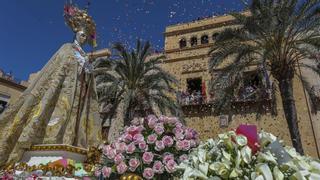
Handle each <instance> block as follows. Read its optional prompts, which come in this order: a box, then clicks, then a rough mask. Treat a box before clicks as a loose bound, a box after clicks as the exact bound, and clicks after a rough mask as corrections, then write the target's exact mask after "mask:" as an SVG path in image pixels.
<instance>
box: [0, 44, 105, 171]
mask: <svg viewBox="0 0 320 180" xmlns="http://www.w3.org/2000/svg"><path fill="white" fill-rule="evenodd" d="M79 54H80V55H83V53H80V52H79V49H77V48H76V46H75V45H74V44H71V43H67V44H64V45H63V46H62V47H61V48H60V49H59V50H58V52H56V53H55V54H54V55H53V57H52V58H51V59H50V61H49V62H48V63H47V64H46V65H45V67H44V68H43V69H42V70H41V71H40V73H39V74H38V75H37V77H36V79H35V80H34V81H33V82H32V83H31V84H30V86H29V87H28V89H27V90H26V91H25V92H24V93H23V94H22V96H21V97H20V98H19V100H18V101H17V102H16V103H15V104H12V105H10V106H9V107H8V109H7V110H6V111H5V112H4V113H2V115H1V116H0V166H2V165H4V164H5V163H11V162H16V161H19V160H20V158H21V157H22V155H23V153H24V152H25V151H26V150H27V149H28V148H30V146H32V145H35V144H69V145H75V146H79V147H85V148H86V147H89V146H97V145H99V143H101V119H100V116H99V107H98V103H97V97H96V93H95V84H94V78H93V77H92V76H93V75H91V74H88V73H86V72H85V71H84V68H83V66H82V64H83V59H82V63H81V60H79V58H81V56H79Z"/></svg>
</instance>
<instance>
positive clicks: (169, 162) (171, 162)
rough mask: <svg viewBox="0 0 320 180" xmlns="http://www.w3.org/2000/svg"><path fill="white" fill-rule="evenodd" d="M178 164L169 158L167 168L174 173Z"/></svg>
mask: <svg viewBox="0 0 320 180" xmlns="http://www.w3.org/2000/svg"><path fill="white" fill-rule="evenodd" d="M176 166H177V163H176V162H175V161H174V160H169V161H168V162H167V163H166V165H165V169H166V170H167V172H168V173H173V172H175V170H176V169H175V167H176Z"/></svg>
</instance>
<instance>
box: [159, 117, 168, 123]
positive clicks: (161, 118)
mask: <svg viewBox="0 0 320 180" xmlns="http://www.w3.org/2000/svg"><path fill="white" fill-rule="evenodd" d="M166 119H167V117H166V116H164V115H161V116H160V117H159V122H162V123H164V122H165V121H166Z"/></svg>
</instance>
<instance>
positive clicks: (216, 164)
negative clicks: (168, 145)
mask: <svg viewBox="0 0 320 180" xmlns="http://www.w3.org/2000/svg"><path fill="white" fill-rule="evenodd" d="M177 169H178V171H181V172H182V173H183V175H181V179H252V180H273V179H275V180H282V179H297V180H300V179H320V163H319V160H314V159H312V158H310V157H306V156H301V155H299V154H298V153H297V152H296V151H295V149H294V148H290V147H284V146H283V145H282V142H281V141H280V140H278V139H277V138H276V137H275V136H274V135H272V134H269V133H266V132H263V131H262V132H260V133H259V134H258V133H257V131H256V127H255V126H251V125H241V126H239V128H238V129H237V130H236V131H229V132H227V133H224V134H220V135H218V138H217V139H209V140H207V141H206V142H203V143H202V144H201V145H199V147H198V148H195V149H194V150H193V151H192V152H191V153H190V154H189V158H188V159H187V160H185V161H183V162H182V163H180V164H179V166H177Z"/></svg>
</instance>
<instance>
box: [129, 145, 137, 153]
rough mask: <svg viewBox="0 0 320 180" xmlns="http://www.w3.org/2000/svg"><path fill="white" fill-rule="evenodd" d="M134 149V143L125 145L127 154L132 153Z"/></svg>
mask: <svg viewBox="0 0 320 180" xmlns="http://www.w3.org/2000/svg"><path fill="white" fill-rule="evenodd" d="M135 150H136V146H135V145H134V143H130V144H129V145H128V146H127V153H128V154H132V153H134V151H135Z"/></svg>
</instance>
